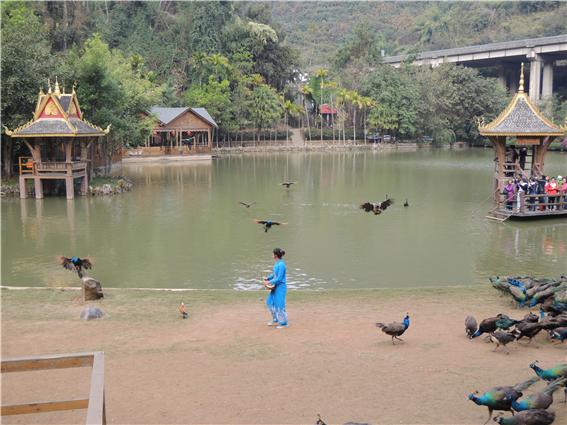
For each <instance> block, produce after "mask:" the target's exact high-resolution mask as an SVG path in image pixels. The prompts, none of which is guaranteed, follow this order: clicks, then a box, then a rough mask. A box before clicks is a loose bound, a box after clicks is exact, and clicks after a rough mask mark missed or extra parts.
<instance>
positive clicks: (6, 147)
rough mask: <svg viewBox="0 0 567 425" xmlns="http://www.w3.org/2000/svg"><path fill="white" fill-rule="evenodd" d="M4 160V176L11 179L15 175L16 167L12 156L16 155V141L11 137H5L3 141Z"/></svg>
mask: <svg viewBox="0 0 567 425" xmlns="http://www.w3.org/2000/svg"><path fill="white" fill-rule="evenodd" d="M2 151H3V152H2V160H3V161H4V167H3V168H2V174H3V175H4V177H6V178H10V177H12V176H13V175H14V167H13V165H12V164H13V161H12V159H13V158H12V155H13V154H14V140H12V138H11V137H5V138H4V140H2Z"/></svg>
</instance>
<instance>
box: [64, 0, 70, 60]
mask: <svg viewBox="0 0 567 425" xmlns="http://www.w3.org/2000/svg"><path fill="white" fill-rule="evenodd" d="M67 12H68V11H67V2H66V1H64V2H63V52H66V51H67V31H68V28H69V22H68V20H69V16H68V13H67Z"/></svg>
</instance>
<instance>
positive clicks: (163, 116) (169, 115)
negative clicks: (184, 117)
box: [150, 106, 218, 127]
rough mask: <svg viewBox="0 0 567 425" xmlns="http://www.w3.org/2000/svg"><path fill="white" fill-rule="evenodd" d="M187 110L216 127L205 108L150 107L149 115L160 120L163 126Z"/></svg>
mask: <svg viewBox="0 0 567 425" xmlns="http://www.w3.org/2000/svg"><path fill="white" fill-rule="evenodd" d="M188 110H191V111H192V112H193V113H194V114H196V115H197V116H199V117H200V118H202V119H204V120H205V121H207V122H208V123H209V124H211V125H213V126H214V127H218V125H217V123H216V122H215V120H214V119H213V118H212V117H211V116H210V115H209V113H208V112H207V110H206V109H205V108H164V107H161V106H152V107H151V108H150V113H152V114H153V115H155V116H156V117H157V119H158V120H160V121H161V122H162V123H163V124H169V123H170V122H171V121H173V120H174V119H175V118H177V117H178V116H179V115H181V114H183V113H184V112H186V111H188Z"/></svg>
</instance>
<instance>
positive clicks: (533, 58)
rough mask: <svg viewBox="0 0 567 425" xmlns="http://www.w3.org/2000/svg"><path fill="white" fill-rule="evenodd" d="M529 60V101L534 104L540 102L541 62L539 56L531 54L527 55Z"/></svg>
mask: <svg viewBox="0 0 567 425" xmlns="http://www.w3.org/2000/svg"><path fill="white" fill-rule="evenodd" d="M528 58H529V59H530V93H529V95H530V99H531V100H532V101H534V102H537V101H539V100H540V98H541V96H540V87H541V69H542V64H543V62H542V60H541V56H539V55H537V54H535V53H533V54H529V55H528Z"/></svg>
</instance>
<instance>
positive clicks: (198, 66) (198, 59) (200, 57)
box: [189, 52, 208, 85]
mask: <svg viewBox="0 0 567 425" xmlns="http://www.w3.org/2000/svg"><path fill="white" fill-rule="evenodd" d="M207 58H208V56H207V55H206V54H205V53H203V52H195V53H193V56H191V59H189V64H190V65H191V67H193V68H194V69H195V73H196V74H197V75H198V76H199V85H201V84H202V80H203V74H204V72H205V68H206V65H207V63H208V61H207Z"/></svg>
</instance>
